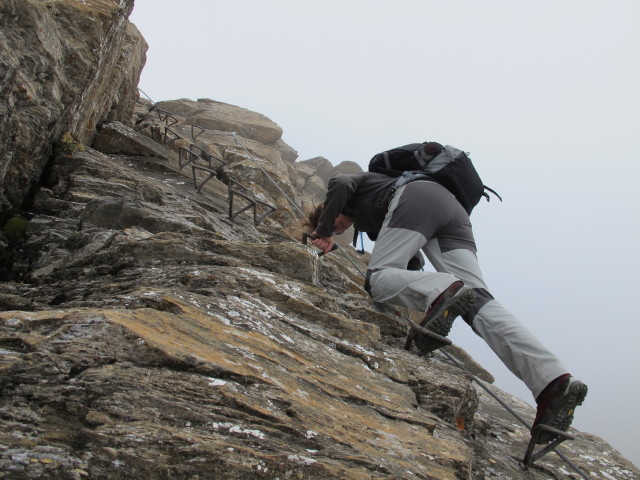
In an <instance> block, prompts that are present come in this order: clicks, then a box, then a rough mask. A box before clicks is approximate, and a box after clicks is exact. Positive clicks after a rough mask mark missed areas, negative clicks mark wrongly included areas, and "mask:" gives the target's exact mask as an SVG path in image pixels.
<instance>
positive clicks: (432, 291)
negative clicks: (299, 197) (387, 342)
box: [307, 172, 587, 444]
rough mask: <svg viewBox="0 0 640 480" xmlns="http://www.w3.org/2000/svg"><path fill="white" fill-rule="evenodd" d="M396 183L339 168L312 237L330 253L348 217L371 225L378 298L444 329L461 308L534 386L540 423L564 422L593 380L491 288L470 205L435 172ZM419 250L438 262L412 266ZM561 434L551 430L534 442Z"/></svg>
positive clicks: (315, 216) (372, 286)
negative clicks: (583, 377)
mask: <svg viewBox="0 0 640 480" xmlns="http://www.w3.org/2000/svg"><path fill="white" fill-rule="evenodd" d="M385 183H386V184H388V185H389V188H385V187H384V185H385ZM391 183H393V182H391ZM391 183H390V177H388V176H386V175H383V174H380V173H370V172H363V173H357V174H341V175H337V176H336V177H334V178H332V179H331V180H330V181H329V184H328V191H327V194H326V198H325V201H324V203H322V204H321V205H319V206H318V207H316V208H315V209H314V211H313V212H311V213H310V214H309V219H308V223H307V226H309V227H310V228H311V229H312V230H313V233H312V236H311V240H310V242H311V243H312V244H313V245H315V246H316V247H318V248H319V249H320V250H322V252H324V253H328V252H330V251H331V249H332V248H333V245H334V243H335V242H334V239H333V235H334V234H340V233H343V232H344V231H345V230H347V229H348V228H349V227H350V226H351V225H353V226H354V227H355V228H356V229H357V230H359V231H361V232H366V233H367V234H368V236H369V237H370V238H371V239H372V240H375V244H374V247H373V251H372V253H371V259H370V260H369V265H368V270H367V274H366V278H365V289H366V291H367V292H368V293H369V295H371V297H372V298H373V300H374V301H376V302H386V303H391V304H395V305H401V306H405V307H408V308H411V309H414V310H418V311H421V312H426V313H425V316H424V318H423V320H422V321H421V322H420V325H421V326H422V327H424V328H426V329H428V330H432V331H434V332H436V333H438V334H439V335H442V336H446V335H447V334H448V333H449V331H450V329H451V326H452V325H453V321H454V319H455V318H456V317H457V316H459V315H461V316H462V318H463V319H464V320H465V321H466V322H467V323H468V324H469V325H470V326H471V328H472V329H473V331H474V332H475V333H476V334H477V335H479V336H480V337H481V338H482V339H484V340H485V341H486V342H487V344H488V345H489V347H491V349H492V350H493V351H494V352H495V353H496V354H497V355H498V357H499V358H500V359H501V360H502V362H503V363H504V364H505V365H506V366H507V368H509V370H511V372H513V373H514V374H515V375H516V376H517V377H518V378H519V379H520V380H522V381H523V382H524V383H525V384H526V385H527V387H528V388H529V389H530V391H531V392H532V394H533V396H534V398H535V399H536V403H537V414H536V418H535V421H534V424H533V428H535V427H536V426H537V425H541V424H544V425H548V426H550V427H553V428H555V429H558V430H567V429H568V428H569V426H570V425H571V422H572V420H573V412H574V409H575V407H576V406H578V405H581V404H582V402H583V400H584V398H585V397H586V394H587V386H586V385H585V384H584V383H582V382H580V381H579V380H576V379H575V378H574V377H572V376H571V375H570V374H569V373H568V371H567V369H566V368H565V367H564V365H563V364H562V363H561V362H560V360H559V359H558V358H557V357H556V356H555V355H554V354H552V353H551V352H550V351H549V350H547V349H546V348H545V347H544V346H543V345H542V343H541V342H540V341H539V340H538V339H537V338H536V337H534V335H533V334H532V333H531V332H530V331H529V329H528V328H527V327H526V326H525V324H524V323H522V322H521V321H520V320H518V319H517V318H516V317H515V316H514V315H513V314H511V313H510V312H509V311H507V310H506V309H505V308H504V307H503V306H502V305H501V304H500V303H499V302H498V301H497V300H495V299H494V297H493V296H492V295H491V293H489V289H488V287H487V285H486V284H485V282H484V280H483V278H482V272H481V271H480V267H479V265H478V260H477V257H476V244H475V240H474V236H473V231H472V227H471V222H470V220H469V216H468V214H467V212H466V211H465V209H464V208H463V207H462V206H461V205H460V203H458V201H457V200H456V198H455V197H454V196H453V195H452V194H451V193H450V192H449V191H448V190H447V189H446V188H444V187H443V186H441V185H439V184H438V183H435V182H433V181H428V180H418V181H413V182H411V183H408V184H406V185H404V186H402V187H401V188H399V189H397V190H396V191H393V190H392V189H391V188H390V186H391ZM371 192H376V193H375V194H371ZM420 250H422V252H424V254H425V255H426V257H427V258H428V259H429V261H430V262H431V264H432V265H433V267H434V268H435V270H436V272H430V271H422V270H408V269H407V265H408V264H409V263H410V261H411V260H412V259H414V258H415V256H416V255H419V251H420ZM412 340H413V341H415V343H416V346H417V347H418V348H419V349H420V351H421V354H424V353H426V352H429V351H433V350H435V349H437V348H440V347H441V346H442V344H441V343H438V342H437V340H435V339H432V338H430V337H426V336H420V335H412V334H411V333H410V336H409V339H408V342H407V346H406V348H407V349H409V348H410V347H411V341H412ZM554 438H555V436H554V435H553V434H552V433H550V432H547V431H544V432H542V433H541V434H540V436H539V437H538V441H537V443H539V444H542V443H547V442H550V441H552V440H553V439H554Z"/></svg>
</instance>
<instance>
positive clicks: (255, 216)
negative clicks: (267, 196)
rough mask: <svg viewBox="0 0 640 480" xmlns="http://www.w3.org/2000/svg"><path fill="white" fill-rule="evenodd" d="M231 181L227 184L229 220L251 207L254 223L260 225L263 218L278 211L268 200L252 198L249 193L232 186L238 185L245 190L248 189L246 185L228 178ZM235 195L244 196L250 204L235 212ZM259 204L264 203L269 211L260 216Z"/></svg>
mask: <svg viewBox="0 0 640 480" xmlns="http://www.w3.org/2000/svg"><path fill="white" fill-rule="evenodd" d="M228 181H229V183H228V184H227V186H228V189H229V190H228V191H229V220H231V221H233V220H234V219H235V218H236V217H237V216H238V215H240V214H241V213H242V212H244V211H246V210H249V209H250V208H252V209H253V223H254V224H255V225H256V226H258V225H260V222H262V220H263V219H264V218H265V217H267V216H268V215H270V214H271V213H273V212H275V211H276V207H274V206H273V205H270V204H268V203H266V202H262V201H260V200H257V199H255V198H251V197H250V196H249V195H247V194H245V193H243V192H241V191H239V190H237V189H235V188H233V187H232V185H237V186H238V187H240V188H241V189H243V190H246V187H245V186H243V185H242V184H240V183H238V182H236V181H235V180H232V179H228ZM235 195H238V196H239V197H241V198H244V199H245V200H246V201H248V202H249V205H247V206H245V207H243V208H241V209H240V210H238V211H236V212H234V211H233V198H234V196H235ZM258 205H262V206H263V207H266V208H267V211H266V212H265V213H263V214H262V215H260V216H258Z"/></svg>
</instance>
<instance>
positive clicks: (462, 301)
mask: <svg viewBox="0 0 640 480" xmlns="http://www.w3.org/2000/svg"><path fill="white" fill-rule="evenodd" d="M475 300H476V293H475V292H474V291H473V290H472V289H471V288H467V287H465V286H464V284H463V283H462V282H460V281H458V282H454V283H453V284H452V285H451V286H450V287H449V288H447V289H446V290H445V291H444V292H442V293H441V294H440V295H439V296H438V298H436V299H435V300H434V302H433V303H432V304H431V307H429V310H427V313H426V314H425V316H424V318H423V319H422V321H421V322H420V326H421V327H424V328H426V329H427V330H431V331H432V332H435V333H437V334H438V335H441V336H443V337H446V336H447V335H449V332H450V331H451V327H452V326H453V321H454V320H455V319H456V317H458V316H459V315H463V314H464V313H466V312H467V310H469V308H470V307H471V305H472V304H473V302H475ZM410 336H411V337H410V338H409V339H407V345H408V346H409V348H411V343H410V341H411V340H413V341H415V343H416V347H417V348H418V350H420V355H425V354H427V353H429V352H433V351H434V350H437V349H438V348H440V347H442V346H444V344H443V343H442V342H439V341H438V340H436V339H434V338H430V337H427V336H425V335H421V334H420V333H418V332H415V331H414V332H411V333H410ZM405 348H406V346H405ZM409 348H407V350H408V349H409Z"/></svg>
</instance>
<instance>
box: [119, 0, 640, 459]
mask: <svg viewBox="0 0 640 480" xmlns="http://www.w3.org/2000/svg"><path fill="white" fill-rule="evenodd" d="M131 20H132V21H133V23H135V24H136V26H137V27H138V28H139V29H140V31H141V32H142V34H143V35H144V37H145V38H146V40H147V42H148V43H149V45H150V46H149V51H148V59H147V65H146V66H145V69H144V71H143V73H142V79H141V82H140V88H141V89H142V90H143V91H144V92H145V94H147V95H148V96H149V97H151V99H152V100H154V101H160V100H170V99H176V98H190V99H194V100H195V99H198V98H211V99H213V100H218V101H221V102H226V103H230V104H233V105H237V106H240V107H243V108H247V109H249V110H253V111H256V112H259V113H262V114H263V115H266V116H267V117H269V118H270V119H271V120H273V121H274V122H276V123H277V124H279V125H280V126H281V127H282V128H283V130H284V136H283V139H284V141H285V142H287V143H288V144H289V145H291V146H292V147H293V148H295V149H296V150H297V151H298V152H299V154H300V158H299V159H300V160H305V159H308V158H312V157H315V156H324V157H326V158H328V159H329V160H330V161H331V162H332V163H333V164H334V165H336V164H338V163H340V162H341V161H344V160H352V161H355V162H358V163H359V164H360V165H361V166H362V167H363V168H364V169H366V166H367V164H368V161H369V159H370V158H371V156H372V155H373V154H375V153H377V152H378V151H381V150H385V149H388V148H392V147H395V146H399V145H403V144H406V143H411V142H418V141H426V140H436V141H439V142H440V143H444V144H451V145H454V146H456V147H458V148H462V149H464V150H466V151H468V152H471V157H472V159H473V160H474V163H475V164H476V166H477V168H478V170H479V171H480V174H481V175H482V178H483V180H484V182H485V183H486V184H487V185H489V186H491V187H492V188H494V189H495V190H497V191H498V192H499V193H500V194H501V195H502V197H503V199H504V203H500V202H498V201H496V200H493V201H492V202H491V203H488V204H487V203H484V202H482V203H481V204H480V205H479V206H478V207H476V209H475V210H474V212H473V215H472V222H473V224H474V229H475V232H476V240H477V243H478V248H479V252H478V256H479V260H480V265H481V267H482V269H483V272H484V275H485V280H486V281H487V283H488V284H489V286H490V288H491V290H492V293H493V294H494V296H495V297H496V298H497V299H498V300H500V301H501V303H503V304H504V305H505V306H506V307H507V308H509V309H510V310H512V311H513V312H514V313H515V314H516V315H518V316H519V317H521V318H522V319H523V320H524V321H525V322H527V323H528V325H529V326H530V328H531V329H532V330H533V331H534V332H535V333H536V334H537V335H538V336H539V338H540V339H541V340H542V341H543V342H544V343H545V344H546V345H547V346H548V347H549V348H550V349H551V350H552V351H554V352H555V353H556V354H557V355H558V356H559V357H560V358H561V359H562V360H563V361H564V363H565V364H566V365H567V367H568V368H569V370H570V371H571V372H572V373H573V374H574V375H575V376H577V377H578V378H580V379H581V380H583V381H584V382H585V383H587V384H588V385H589V388H590V390H589V395H588V396H587V400H586V401H585V404H584V405H583V406H582V407H580V408H579V409H578V410H577V414H576V420H575V421H574V426H575V427H576V428H578V429H580V430H582V431H585V432H588V433H592V434H595V435H598V436H600V437H602V438H604V439H605V440H606V441H608V442H609V443H610V444H611V445H612V446H613V447H614V448H616V449H617V450H619V451H620V452H621V453H622V454H623V455H625V456H626V457H627V458H629V459H630V460H632V461H633V462H634V463H635V464H636V465H638V466H640V448H638V446H637V432H638V430H639V429H640V421H639V420H638V415H637V405H638V402H639V401H640V381H639V380H640V374H639V373H638V370H639V369H640V361H639V357H640V353H639V350H638V343H639V342H640V322H639V320H640V319H639V318H638V308H637V302H638V301H639V300H638V298H639V294H638V290H639V288H638V287H640V282H639V281H638V269H639V268H640V254H639V250H640V249H639V248H638V247H637V245H636V244H637V242H638V240H639V238H640V227H639V225H638V223H639V222H638V214H637V212H636V209H637V207H638V206H640V194H639V193H638V192H639V188H638V185H637V183H638V178H639V177H640V158H639V157H640V154H639V153H638V152H639V150H638V147H637V143H636V142H637V141H638V137H639V136H640V135H639V134H640V120H639V119H638V113H639V112H640V108H639V107H640V55H639V49H640V2H638V1H636V0H626V1H625V0H608V1H606V2H605V1H593V0H538V1H536V2H524V1H513V0H502V1H500V0H484V1H482V2H479V1H475V0H460V1H458V0H453V1H445V0H393V1H390V0H389V1H380V0H322V1H311V0H234V1H228V0H224V1H222V0H183V1H182V2H175V1H173V0H136V6H135V8H134V11H133V15H132V17H131ZM451 338H452V340H453V341H454V342H455V343H456V344H458V345H460V346H462V347H463V348H465V349H466V350H467V351H468V352H469V353H471V355H473V356H474V358H475V359H476V360H478V361H479V362H480V363H481V364H483V365H484V366H485V367H486V368H487V369H488V370H489V371H491V372H492V373H493V374H494V375H495V376H496V379H497V380H496V385H497V386H498V387H500V388H502V389H504V390H506V391H509V392H510V393H513V394H515V395H517V396H519V397H521V398H523V399H524V400H526V401H528V402H531V403H533V400H532V399H531V395H530V393H529V391H528V390H527V389H526V388H525V387H524V386H523V385H521V384H520V382H519V381H518V380H517V379H515V377H513V375H511V373H509V372H508V371H507V370H506V369H505V368H504V367H503V366H502V364H501V363H500V362H499V361H498V360H497V358H496V357H495V356H494V354H493V353H492V352H491V351H490V350H489V349H488V347H487V346H486V345H485V344H484V343H483V342H482V340H481V339H480V338H479V337H475V336H474V335H473V334H472V333H471V332H470V329H469V328H468V327H467V326H466V325H465V324H464V322H461V321H459V322H457V323H456V325H455V326H454V329H453V332H452V334H451Z"/></svg>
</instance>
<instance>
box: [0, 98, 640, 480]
mask: <svg viewBox="0 0 640 480" xmlns="http://www.w3.org/2000/svg"><path fill="white" fill-rule="evenodd" d="M139 110H141V111H143V112H144V108H141V109H139ZM138 124H139V126H140V127H141V128H142V129H143V130H145V129H146V130H147V131H151V130H152V129H151V127H150V124H149V120H148V114H146V113H143V114H142V117H141V120H140V122H139V123H138ZM98 139H99V140H98ZM173 143H174V144H180V143H181V141H174V142H173ZM95 145H102V146H103V147H104V148H105V150H108V151H109V152H113V151H118V153H103V152H99V151H98V150H96V149H93V148H90V147H85V148H84V149H83V150H80V151H77V152H75V153H73V154H66V155H59V156H57V157H56V158H55V160H54V161H53V162H52V165H51V168H50V169H49V170H48V173H47V176H46V177H44V178H42V181H41V183H42V186H41V187H40V189H39V190H38V192H37V193H36V195H35V197H34V198H33V200H32V202H31V205H32V208H31V210H30V211H29V212H24V215H25V217H27V216H28V223H27V225H26V230H25V238H24V241H23V242H22V244H21V245H20V246H19V247H16V248H15V249H14V250H13V264H12V275H11V277H10V278H8V279H7V281H5V282H4V283H2V284H0V309H1V310H3V311H0V372H1V380H0V392H1V394H0V419H1V420H0V421H1V422H2V426H3V428H2V429H1V430H0V472H4V473H5V474H6V476H7V478H114V479H115V478H118V479H121V478H131V479H133V478H171V477H177V478H211V475H212V472H215V475H216V478H256V479H257V478H262V479H277V478H280V479H284V478H305V479H326V478H336V479H338V478H340V479H342V478H354V479H357V478H362V479H365V478H366V479H374V478H375V479H377V478H380V479H383V478H393V479H398V478H406V479H410V478H423V479H458V478H465V479H468V478H471V479H487V478H504V479H508V478H511V479H520V478H530V479H546V478H549V477H550V476H551V477H553V476H555V478H563V477H564V476H566V477H567V478H578V476H577V474H575V473H573V474H572V473H570V472H571V470H570V468H569V467H567V466H566V465H565V464H564V463H563V462H562V461H561V459H560V458H559V457H557V456H555V455H554V454H549V455H547V456H545V457H544V458H543V459H541V460H539V461H538V462H537V463H536V467H535V468H533V469H530V470H528V471H524V470H522V468H521V467H520V465H519V463H518V462H519V460H520V459H521V458H522V456H523V454H524V451H525V448H526V444H527V442H528V438H529V436H528V431H527V429H526V428H524V427H523V426H521V425H519V424H518V423H517V422H516V421H515V420H514V419H513V418H510V416H509V415H508V414H507V413H506V412H504V411H503V410H501V409H500V408H498V405H497V403H495V401H494V400H493V399H492V398H490V397H489V396H488V395H487V394H486V393H484V391H482V390H480V389H479V388H478V387H477V386H476V385H475V384H474V383H473V382H472V381H471V380H470V377H469V375H468V374H467V373H465V372H463V371H462V370H460V369H458V368H457V367H455V366H453V365H452V364H451V363H449V361H448V360H447V359H446V358H444V357H443V356H442V354H440V353H438V354H436V355H434V356H433V357H431V358H428V359H424V358H421V357H418V356H416V355H415V354H413V353H410V352H406V351H404V350H403V349H402V345H403V342H404V336H405V333H406V323H405V322H404V321H403V320H402V319H401V318H400V317H399V316H398V314H396V313H395V312H394V310H392V309H390V308H387V307H384V306H382V305H378V304H374V303H372V302H371V301H370V299H369V298H368V297H367V295H366V294H365V293H364V291H363V290H362V288H361V284H362V280H361V276H360V274H359V273H358V272H357V271H356V269H355V268H354V267H353V266H352V265H351V264H350V263H349V262H348V261H346V260H345V259H344V257H342V256H339V255H337V254H331V255H328V256H327V257H326V258H324V257H322V258H319V257H317V255H316V254H315V253H314V250H313V249H310V248H308V247H305V246H303V245H302V244H301V242H300V241H299V236H295V237H292V236H290V234H289V233H290V232H293V231H295V228H294V224H295V218H294V216H293V215H292V214H291V215H288V216H284V217H283V218H284V219H285V220H287V219H288V220H289V221H290V224H287V225H285V226H283V224H282V223H280V221H277V220H275V219H273V218H271V216H269V217H266V219H264V220H263V221H262V222H261V223H260V224H259V225H257V226H256V225H255V222H254V221H253V218H252V216H251V214H250V213H249V212H244V213H242V214H240V215H239V216H237V217H236V218H235V219H234V221H231V220H229V218H228V186H227V185H225V184H224V183H223V182H222V181H221V180H219V179H218V178H214V179H212V180H211V181H209V182H208V183H206V184H205V185H204V186H203V187H202V189H201V190H200V192H198V191H196V189H195V188H194V184H193V179H192V177H191V173H192V172H189V171H188V169H187V168H186V167H185V166H184V165H183V166H182V168H181V166H180V160H179V158H177V155H176V152H175V151H174V150H172V149H171V148H168V147H166V146H162V145H159V144H156V145H155V146H154V145H153V142H151V141H150V138H149V137H144V136H142V135H141V134H140V133H138V132H136V131H134V130H132V129H131V128H130V127H126V126H124V125H121V124H120V125H117V124H113V123H109V124H106V125H105V127H104V129H103V130H101V131H100V132H99V133H98V135H97V136H96V143H95ZM209 147H210V148H213V147H216V145H213V144H212V145H210V146H209ZM217 147H218V148H219V149H220V151H222V152H223V156H225V158H227V157H229V158H232V154H231V153H230V149H226V150H225V145H217ZM233 148H235V147H233ZM125 150H128V151H129V153H127V152H126V151H125ZM154 152H156V154H155V155H152V153H154ZM260 160H261V161H264V159H263V158H260ZM238 171H240V172H241V171H242V170H238ZM238 179H239V180H241V181H244V182H245V183H246V185H247V186H248V187H249V186H250V185H251V182H249V181H248V180H246V179H244V178H241V177H239V178H238ZM280 181H282V180H280ZM254 187H255V190H251V191H254V192H259V191H261V190H259V188H258V187H259V184H256V185H255V186H254ZM254 187H251V188H254ZM265 198H266V199H267V200H268V201H270V202H274V203H275V201H276V199H274V198H272V197H269V196H265ZM27 214H28V215H27ZM347 255H349V256H350V257H351V258H352V260H353V261H354V263H355V265H356V266H358V265H359V264H358V262H360V260H359V257H357V256H353V255H352V253H351V252H349V251H348V252H347ZM360 266H361V267H363V265H360ZM448 351H449V352H451V353H452V354H453V355H454V356H455V357H457V358H460V359H463V360H464V361H465V362H466V364H467V366H468V368H470V369H472V371H474V372H475V373H476V374H479V375H482V376H484V377H485V378H490V375H488V374H487V373H486V372H483V371H482V368H481V367H480V366H478V365H476V364H475V363H474V362H473V361H472V360H470V359H465V355H464V352H461V351H459V350H456V349H455V348H451V349H449V350H448ZM499 394H500V395H501V397H502V398H503V400H504V401H506V402H507V403H508V404H509V405H510V406H511V408H513V409H514V410H515V411H517V412H518V413H519V414H520V416H521V417H523V418H525V419H526V420H527V421H528V422H531V421H532V419H533V415H534V412H533V409H532V408H531V407H529V406H528V405H527V404H525V403H524V402H522V401H520V400H518V399H516V398H513V397H510V396H509V395H507V394H505V393H503V392H499ZM576 433H577V432H576ZM562 451H563V453H564V454H565V455H567V456H568V457H569V458H570V460H571V461H572V462H574V463H575V464H577V466H578V467H579V468H580V469H582V470H583V471H584V472H586V473H587V474H588V475H591V476H592V478H619V479H627V478H628V479H631V478H638V474H639V473H640V472H638V470H637V469H635V468H634V467H633V466H632V465H631V464H630V463H629V462H627V461H626V460H625V459H624V458H622V457H621V456H620V455H619V454H618V453H617V452H615V451H614V450H613V449H611V447H609V446H608V445H607V444H606V443H605V442H604V441H602V440H601V439H599V438H596V437H592V436H590V435H586V434H579V436H578V439H577V440H575V441H573V442H571V443H569V444H566V446H562ZM563 472H564V473H563Z"/></svg>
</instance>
